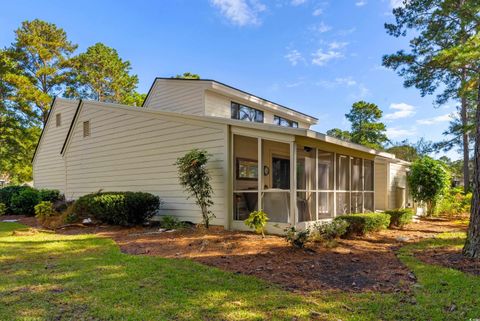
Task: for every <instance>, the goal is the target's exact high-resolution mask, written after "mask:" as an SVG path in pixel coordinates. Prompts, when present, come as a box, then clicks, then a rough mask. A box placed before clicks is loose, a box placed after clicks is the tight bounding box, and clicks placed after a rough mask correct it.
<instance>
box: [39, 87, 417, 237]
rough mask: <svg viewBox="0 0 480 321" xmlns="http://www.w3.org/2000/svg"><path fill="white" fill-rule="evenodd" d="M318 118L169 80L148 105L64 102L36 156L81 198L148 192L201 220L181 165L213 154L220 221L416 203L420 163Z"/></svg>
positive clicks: (42, 183) (283, 221) (42, 176)
mask: <svg viewBox="0 0 480 321" xmlns="http://www.w3.org/2000/svg"><path fill="white" fill-rule="evenodd" d="M316 123H317V119H316V118H315V117H312V116H309V115H306V114H303V113H301V112H298V111H295V110H293V109H290V108H287V107H285V106H282V105H279V104H276V103H273V102H270V101H268V100H265V99H262V98H260V97H257V96H254V95H251V94H249V93H246V92H244V91H241V90H238V89H235V88H232V87H230V86H227V85H225V84H222V83H219V82H216V81H214V80H192V79H190V80H187V79H170V78H168V79H165V78H157V79H156V80H155V82H154V83H153V85H152V88H151V89H150V91H149V93H148V96H147V98H146V100H145V102H144V104H143V107H131V106H124V105H118V104H109V103H100V102H96V101H84V100H83V101H82V100H80V101H74V100H65V99H59V98H57V99H55V100H54V102H53V104H52V108H51V111H50V115H49V118H48V121H47V123H46V125H45V129H44V131H43V133H42V135H41V138H40V141H39V144H38V147H37V150H36V152H35V156H34V159H33V174H34V184H35V186H36V187H39V188H55V189H59V190H61V191H62V192H63V193H64V194H65V196H66V197H67V198H69V199H75V198H78V197H79V196H81V195H84V194H87V193H92V192H96V191H99V190H103V191H145V192H150V193H153V194H156V195H158V196H160V198H161V199H162V200H163V201H164V205H163V207H162V209H161V213H160V214H161V215H167V214H168V215H174V216H177V217H178V218H179V219H181V220H188V221H192V222H200V221H201V212H200V210H199V209H198V207H197V206H196V205H195V202H194V200H192V199H190V200H187V198H186V194H185V193H184V191H183V190H182V187H181V186H180V185H179V182H178V178H177V169H176V167H175V165H174V162H175V161H176V159H177V158H178V157H180V156H183V155H184V154H185V153H186V152H187V151H189V150H191V149H193V148H201V149H206V150H207V151H208V152H209V153H210V154H211V155H212V159H211V162H210V164H209V170H210V173H211V175H212V185H213V188H214V198H213V201H214V206H213V208H212V210H213V212H214V214H215V215H216V218H215V219H214V221H213V223H214V224H218V225H223V226H225V227H226V228H231V229H245V228H246V227H245V225H244V224H243V222H242V221H243V220H244V219H245V218H246V217H247V216H248V214H249V213H250V212H251V211H253V210H255V209H258V208H262V209H263V210H264V211H265V212H266V213H267V214H268V216H269V218H270V221H269V226H268V230H270V231H271V232H278V228H283V227H285V226H286V225H287V224H297V225H299V226H300V227H301V226H303V225H305V224H308V223H311V222H314V221H316V220H323V219H331V218H333V217H335V216H337V215H342V214H345V213H350V212H354V213H357V212H364V211H374V210H386V209H390V208H397V207H404V206H405V205H406V203H407V202H408V200H407V198H406V195H407V192H406V172H407V170H408V165H409V163H407V162H405V161H402V160H398V159H396V158H395V156H394V155H392V154H388V153H385V152H379V151H376V150H373V149H370V148H367V147H364V146H360V145H356V144H352V143H348V142H345V141H341V140H338V139H335V138H332V137H328V136H326V135H324V134H321V133H318V132H315V131H312V130H310V129H309V128H310V126H312V125H314V124H316Z"/></svg>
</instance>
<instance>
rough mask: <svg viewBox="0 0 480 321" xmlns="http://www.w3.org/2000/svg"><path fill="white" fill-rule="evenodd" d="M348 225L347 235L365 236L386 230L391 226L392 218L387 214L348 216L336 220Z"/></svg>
mask: <svg viewBox="0 0 480 321" xmlns="http://www.w3.org/2000/svg"><path fill="white" fill-rule="evenodd" d="M338 220H342V221H345V222H347V223H348V227H347V229H346V232H345V235H365V234H367V233H370V232H376V231H380V230H383V229H386V228H387V227H388V226H389V225H390V216H389V215H388V214H385V213H361V214H347V215H341V216H338V217H336V218H335V221H338Z"/></svg>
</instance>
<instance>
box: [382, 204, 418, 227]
mask: <svg viewBox="0 0 480 321" xmlns="http://www.w3.org/2000/svg"><path fill="white" fill-rule="evenodd" d="M385 214H388V215H390V224H389V227H393V226H396V227H400V228H403V227H404V226H405V225H407V224H408V223H410V222H411V221H412V218H413V215H414V213H413V210H412V209H411V208H403V209H402V208H400V209H396V210H389V211H385Z"/></svg>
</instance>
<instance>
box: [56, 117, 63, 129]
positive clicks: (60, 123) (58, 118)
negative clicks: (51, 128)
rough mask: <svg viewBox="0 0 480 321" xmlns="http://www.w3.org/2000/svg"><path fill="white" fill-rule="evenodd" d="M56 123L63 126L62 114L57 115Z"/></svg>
mask: <svg viewBox="0 0 480 321" xmlns="http://www.w3.org/2000/svg"><path fill="white" fill-rule="evenodd" d="M55 124H56V126H57V127H60V126H62V114H56V115H55Z"/></svg>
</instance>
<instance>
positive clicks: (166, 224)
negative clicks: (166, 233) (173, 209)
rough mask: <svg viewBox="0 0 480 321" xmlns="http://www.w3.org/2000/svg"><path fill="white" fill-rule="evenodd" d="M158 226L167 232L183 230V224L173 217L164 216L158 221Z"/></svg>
mask: <svg viewBox="0 0 480 321" xmlns="http://www.w3.org/2000/svg"><path fill="white" fill-rule="evenodd" d="M160 226H161V227H163V228H164V229H167V230H176V229H180V228H184V227H185V224H184V223H183V222H180V221H179V220H178V218H176V217H175V216H171V215H165V216H163V217H162V220H161V221H160Z"/></svg>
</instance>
